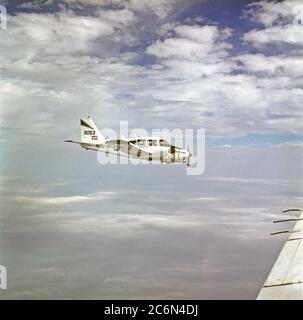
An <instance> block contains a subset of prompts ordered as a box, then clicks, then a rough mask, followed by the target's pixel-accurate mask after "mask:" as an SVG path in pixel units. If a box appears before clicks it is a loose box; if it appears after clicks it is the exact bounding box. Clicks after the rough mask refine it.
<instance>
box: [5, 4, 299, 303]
mask: <svg viewBox="0 0 303 320" xmlns="http://www.w3.org/2000/svg"><path fill="white" fill-rule="evenodd" d="M1 3H2V4H4V5H6V7H7V11H8V24H7V29H6V30H3V29H1V30H0V41H1V53H0V82H1V83H0V103H1V114H0V128H1V138H0V143H1V166H0V172H1V179H0V197H1V201H0V204H1V220H0V221H1V235H0V244H1V246H0V264H3V265H5V266H6V267H7V269H8V275H9V282H8V290H7V291H5V292H3V291H1V292H0V294H1V296H0V298H3V299H10V298H54V297H55V298H125V299H127V298H142V299H144V298H159V299H161V298H163V299H169V298H176V299H178V298H184V299H185V298H196V299H199V298H201V299H202V298H217V299H242V298H247V299H254V298H255V297H256V295H257V293H258V291H259V289H260V288H261V285H262V284H263V281H264V280H265V277H266V275H267V273H268V271H269V270H270V268H271V265H272V263H273V261H274V259H275V257H276V255H277V254H278V252H279V250H280V248H281V245H282V243H283V241H284V240H285V238H283V236H282V237H277V238H270V237H269V236H268V234H269V233H270V232H272V231H276V226H275V225H273V224H272V220H273V219H276V218H277V217H281V211H282V210H283V209H285V208H287V207H296V206H297V207H300V206H302V183H301V181H302V178H303V171H302V144H303V143H302V98H303V89H302V86H303V78H302V74H303V67H302V66H303V63H302V52H303V51H302V46H303V40H302V39H303V27H302V25H300V24H298V23H297V21H298V17H300V15H301V12H303V8H302V3H301V1H295V0H293V1H281V2H275V1H259V2H251V1H219V0H218V1H207V0H205V1H194V0H193V1H182V0H175V1H173V0H154V1H147V0H146V1H145V0H142V1H136V0H130V1H122V0H87V1H82V0H79V1H76V0H62V1H61V0H60V1H59V0H58V1H52V0H48V1H43V2H42V1H32V2H29V1H7V2H6V1H1ZM87 114H90V115H91V116H92V117H93V118H94V120H95V122H96V124H97V125H98V127H99V128H100V129H102V128H118V127H119V122H120V121H121V120H123V121H125V120H128V121H129V128H130V129H133V128H138V127H141V128H143V129H146V130H151V129H165V128H167V129H174V128H181V129H185V128H187V129H189V128H193V129H197V128H205V129H206V132H207V137H206V141H207V148H206V170H205V173H204V174H203V175H201V176H187V175H186V170H185V168H184V167H183V166H175V165H171V166H169V165H165V166H164V165H163V166H159V165H158V166H157V165H155V166H152V165H146V166H144V165H140V166H134V165H107V166H103V165H100V164H99V163H98V161H97V156H96V154H95V153H92V152H84V150H80V148H77V147H76V146H71V145H67V144H64V143H63V140H65V139H67V138H74V139H78V138H79V118H80V117H82V116H84V115H87Z"/></svg>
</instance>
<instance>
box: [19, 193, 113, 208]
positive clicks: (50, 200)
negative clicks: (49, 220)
mask: <svg viewBox="0 0 303 320" xmlns="http://www.w3.org/2000/svg"><path fill="white" fill-rule="evenodd" d="M114 195H115V193H114V192H94V193H91V194H87V195H74V196H66V197H30V196H17V197H15V199H16V200H17V201H20V202H27V203H30V204H35V205H59V206H60V205H63V204H73V203H81V202H84V203H86V202H88V201H102V200H106V199H110V198H112V197H113V196H114Z"/></svg>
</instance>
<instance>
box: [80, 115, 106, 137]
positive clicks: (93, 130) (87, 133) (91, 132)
mask: <svg viewBox="0 0 303 320" xmlns="http://www.w3.org/2000/svg"><path fill="white" fill-rule="evenodd" d="M80 126H81V142H85V143H104V142H105V139H104V137H103V135H102V134H101V132H100V131H99V130H98V128H97V126H96V125H95V123H94V121H93V120H92V119H91V118H90V117H89V116H88V117H86V118H81V119H80Z"/></svg>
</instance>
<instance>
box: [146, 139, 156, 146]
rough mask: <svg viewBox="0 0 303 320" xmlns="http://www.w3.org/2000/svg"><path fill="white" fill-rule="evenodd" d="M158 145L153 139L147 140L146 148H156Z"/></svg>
mask: <svg viewBox="0 0 303 320" xmlns="http://www.w3.org/2000/svg"><path fill="white" fill-rule="evenodd" d="M157 145H158V141H157V140H154V139H150V140H148V146H149V147H156V146H157Z"/></svg>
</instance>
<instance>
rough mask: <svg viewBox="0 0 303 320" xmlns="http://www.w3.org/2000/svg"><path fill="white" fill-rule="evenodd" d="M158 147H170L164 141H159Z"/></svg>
mask: <svg viewBox="0 0 303 320" xmlns="http://www.w3.org/2000/svg"><path fill="white" fill-rule="evenodd" d="M160 146H161V147H170V144H169V143H168V142H167V141H166V140H164V139H160Z"/></svg>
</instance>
